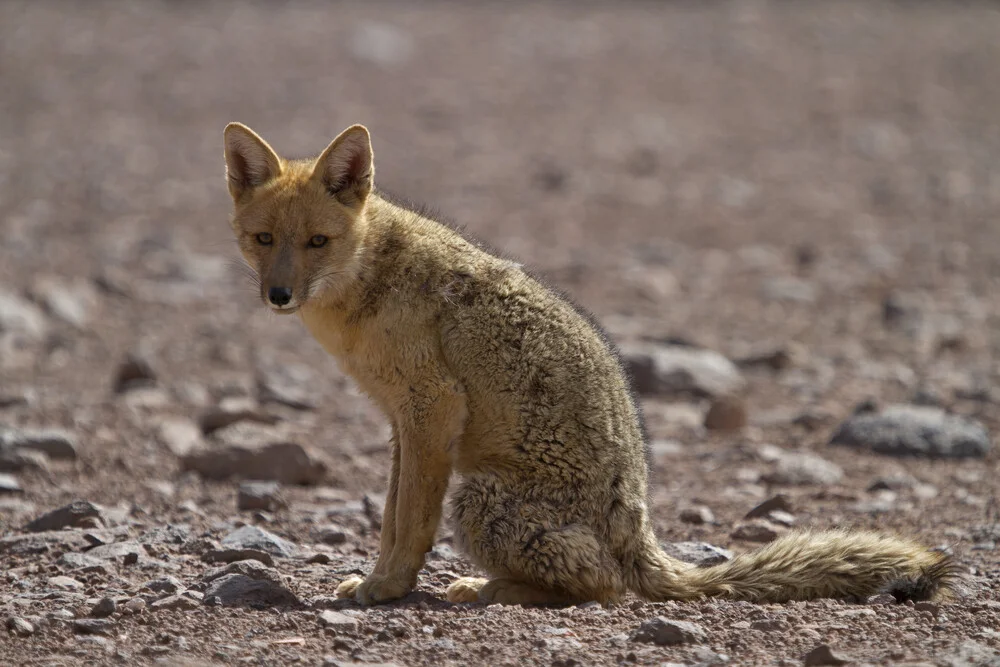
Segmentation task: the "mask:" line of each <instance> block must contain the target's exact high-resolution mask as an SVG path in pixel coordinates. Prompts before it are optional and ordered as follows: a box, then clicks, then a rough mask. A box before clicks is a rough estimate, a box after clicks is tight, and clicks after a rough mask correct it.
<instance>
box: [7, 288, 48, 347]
mask: <svg viewBox="0 0 1000 667" xmlns="http://www.w3.org/2000/svg"><path fill="white" fill-rule="evenodd" d="M47 328H48V325H47V323H46V321H45V314H44V313H43V312H42V310H41V309H40V308H39V307H38V306H36V305H35V304H33V303H31V302H30V301H28V300H27V299H24V298H21V297H19V296H17V295H16V294H11V293H9V292H0V333H3V332H13V333H17V334H23V335H25V336H26V337H27V338H28V339H30V340H41V339H42V338H43V337H44V336H45V333H46V329H47Z"/></svg>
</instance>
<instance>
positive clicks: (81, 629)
mask: <svg viewBox="0 0 1000 667" xmlns="http://www.w3.org/2000/svg"><path fill="white" fill-rule="evenodd" d="M72 625H73V632H75V633H77V634H80V635H110V634H111V630H112V629H113V628H114V625H115V624H114V621H110V620H108V619H106V618H78V619H76V620H75V621H73V624H72Z"/></svg>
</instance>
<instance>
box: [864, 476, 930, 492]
mask: <svg viewBox="0 0 1000 667" xmlns="http://www.w3.org/2000/svg"><path fill="white" fill-rule="evenodd" d="M919 484H920V480H918V479H917V478H916V477H914V476H913V475H911V474H910V473H908V472H894V473H890V474H888V475H883V476H881V477H879V478H878V479H876V480H875V481H874V482H872V483H871V484H870V485H869V486H868V491H902V490H904V489H912V488H915V487H916V486H917V485H919Z"/></svg>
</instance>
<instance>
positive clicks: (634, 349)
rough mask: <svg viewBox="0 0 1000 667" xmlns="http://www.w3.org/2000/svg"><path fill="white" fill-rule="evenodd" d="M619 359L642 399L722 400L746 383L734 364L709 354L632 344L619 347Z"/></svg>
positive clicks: (669, 347) (652, 345)
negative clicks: (719, 397) (642, 396)
mask: <svg viewBox="0 0 1000 667" xmlns="http://www.w3.org/2000/svg"><path fill="white" fill-rule="evenodd" d="M622 357H623V359H624V362H625V366H626V368H627V370H628V371H629V374H630V375H631V376H632V382H633V384H634V386H635V389H636V391H637V392H638V393H640V394H642V395H644V396H676V395H683V394H693V395H695V396H700V397H717V396H725V395H729V394H734V393H737V392H738V391H740V390H741V389H742V388H743V387H744V385H745V383H746V381H745V380H744V379H743V376H742V375H741V374H740V371H739V369H738V368H737V367H736V365H735V364H733V363H732V362H731V361H729V360H728V359H726V358H725V357H724V356H722V355H721V354H719V353H718V352H712V351H711V350H703V349H698V348H693V347H687V346H681V345H655V344H650V343H633V344H630V345H625V346H622Z"/></svg>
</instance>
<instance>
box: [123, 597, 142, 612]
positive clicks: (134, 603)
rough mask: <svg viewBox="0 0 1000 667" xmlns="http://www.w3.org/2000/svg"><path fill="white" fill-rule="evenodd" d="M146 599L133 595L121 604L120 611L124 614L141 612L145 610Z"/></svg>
mask: <svg viewBox="0 0 1000 667" xmlns="http://www.w3.org/2000/svg"><path fill="white" fill-rule="evenodd" d="M147 606H148V605H147V604H146V601H145V600H144V599H143V598H140V597H134V598H132V599H131V600H129V601H128V602H126V603H125V604H124V605H122V611H123V612H125V613H126V614H141V613H142V612H144V611H146V607H147Z"/></svg>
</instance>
